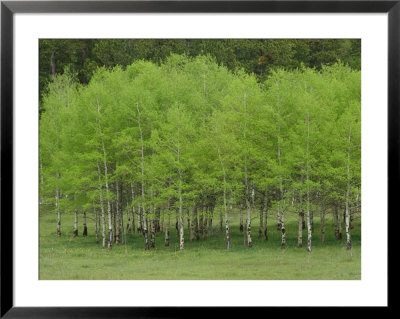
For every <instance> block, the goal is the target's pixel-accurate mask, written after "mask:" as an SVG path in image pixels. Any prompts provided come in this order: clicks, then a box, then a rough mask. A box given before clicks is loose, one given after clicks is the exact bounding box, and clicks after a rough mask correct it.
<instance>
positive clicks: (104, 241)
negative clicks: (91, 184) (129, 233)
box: [97, 163, 106, 248]
mask: <svg viewBox="0 0 400 319" xmlns="http://www.w3.org/2000/svg"><path fill="white" fill-rule="evenodd" d="M97 170H98V173H99V191H100V208H101V222H102V239H103V240H102V247H103V248H105V247H106V216H105V212H104V200H103V188H102V186H101V184H102V183H101V173H100V165H99V163H97Z"/></svg>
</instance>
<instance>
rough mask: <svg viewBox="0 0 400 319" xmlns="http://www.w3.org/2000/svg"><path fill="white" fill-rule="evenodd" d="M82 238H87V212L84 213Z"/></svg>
mask: <svg viewBox="0 0 400 319" xmlns="http://www.w3.org/2000/svg"><path fill="white" fill-rule="evenodd" d="M82 236H87V224H86V212H83V234H82Z"/></svg>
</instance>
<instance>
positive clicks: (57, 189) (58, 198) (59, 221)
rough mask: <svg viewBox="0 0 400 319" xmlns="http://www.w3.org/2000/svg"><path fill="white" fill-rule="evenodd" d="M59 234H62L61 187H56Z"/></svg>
mask: <svg viewBox="0 0 400 319" xmlns="http://www.w3.org/2000/svg"><path fill="white" fill-rule="evenodd" d="M56 210H57V236H58V237H60V236H61V211H60V189H59V188H58V187H56Z"/></svg>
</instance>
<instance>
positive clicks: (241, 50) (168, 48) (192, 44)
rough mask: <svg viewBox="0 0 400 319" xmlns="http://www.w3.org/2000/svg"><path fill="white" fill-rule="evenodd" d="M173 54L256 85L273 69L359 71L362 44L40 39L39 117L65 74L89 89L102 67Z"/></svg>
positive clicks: (339, 41) (343, 41) (348, 41)
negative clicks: (213, 64) (51, 86)
mask: <svg viewBox="0 0 400 319" xmlns="http://www.w3.org/2000/svg"><path fill="white" fill-rule="evenodd" d="M171 53H176V54H186V55H188V56H191V57H194V56H198V55H200V54H202V55H211V56H212V57H214V58H215V59H216V61H217V62H218V63H219V64H220V65H224V66H226V67H227V68H228V69H230V70H237V69H241V68H242V69H244V71H245V72H247V73H254V74H255V75H256V77H257V78H258V80H259V81H260V82H262V81H264V80H265V79H266V78H267V77H268V75H269V74H271V71H273V70H274V69H277V68H284V69H286V70H293V69H296V68H298V67H300V66H301V65H302V64H303V65H304V66H305V67H310V68H316V69H320V68H321V66H322V65H330V64H333V63H335V62H337V61H341V62H342V63H343V64H345V65H348V66H350V67H351V68H352V69H355V70H360V69H361V40H360V39H269V40H264V39H220V40H217V41H216V40H215V39H41V40H40V41H39V93H40V95H39V96H40V113H41V112H42V111H43V108H42V103H41V102H42V98H43V96H44V95H45V94H46V93H47V86H48V83H49V82H50V81H51V78H52V77H53V76H54V75H56V74H62V73H64V71H65V70H67V69H68V70H69V71H70V72H72V73H74V74H76V76H77V79H78V80H79V82H80V83H81V84H87V83H88V82H89V81H90V79H91V77H92V75H93V72H94V71H95V70H96V69H97V68H98V67H100V66H105V67H106V68H113V67H115V66H117V65H120V66H122V67H123V68H125V67H126V66H127V65H130V64H132V63H133V62H134V61H137V60H147V61H152V62H154V63H162V62H163V61H165V59H166V58H167V57H168V56H170V54H171Z"/></svg>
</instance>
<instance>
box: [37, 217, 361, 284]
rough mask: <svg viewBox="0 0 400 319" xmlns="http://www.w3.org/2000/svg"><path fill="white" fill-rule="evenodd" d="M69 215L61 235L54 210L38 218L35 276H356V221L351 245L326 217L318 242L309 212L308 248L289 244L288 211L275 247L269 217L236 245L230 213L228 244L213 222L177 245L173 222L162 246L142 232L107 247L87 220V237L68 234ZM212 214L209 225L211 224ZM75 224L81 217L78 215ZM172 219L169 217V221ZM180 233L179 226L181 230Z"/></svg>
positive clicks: (291, 223) (160, 239)
mask: <svg viewBox="0 0 400 319" xmlns="http://www.w3.org/2000/svg"><path fill="white" fill-rule="evenodd" d="M73 218H74V217H73V215H72V214H65V215H63V216H62V229H61V232H62V236H61V237H57V236H56V215H55V214H46V215H41V216H40V219H39V221H40V246H39V263H40V264H39V278H40V279H56V280H61V279H82V280H89V279H97V280H106V279H112V280H116V279H124V280H131V279H135V280H137V279H146V280H147V279H157V280H159V279H170V280H177V279H186V280H197V279H230V280H237V279H251V280H255V279H262V280H272V279H284V280H306V279H323V280H331V279H345V280H349V279H350V280H359V279H361V232H360V228H361V225H360V221H359V220H356V222H355V227H354V229H353V230H352V241H353V248H352V250H351V253H350V251H348V250H346V248H345V240H344V239H342V240H337V239H336V238H335V237H334V226H333V223H332V218H331V216H329V217H328V218H327V221H326V233H325V244H324V245H322V244H321V242H320V227H319V220H318V219H317V218H316V217H314V225H315V230H314V233H313V251H312V252H311V253H307V251H306V248H305V246H306V240H307V238H306V236H307V235H306V231H303V247H302V248H297V221H296V218H297V217H296V216H294V215H293V216H288V217H287V218H286V241H287V248H286V249H281V242H280V240H281V233H280V232H279V231H277V230H276V223H274V220H272V218H269V224H268V226H269V240H268V241H265V240H263V239H258V238H257V237H258V236H257V234H258V224H257V222H258V220H257V221H255V222H254V223H253V225H252V227H253V228H252V238H253V247H252V248H247V247H246V246H244V245H243V242H244V233H241V232H240V231H239V222H238V216H236V215H235V216H233V218H232V223H231V247H232V248H231V250H230V251H226V249H225V239H224V231H223V232H220V231H218V229H217V228H218V227H216V225H214V230H213V234H210V233H209V234H208V238H207V240H205V241H203V240H202V239H200V240H199V241H194V242H192V243H191V242H189V240H188V238H185V250H184V251H179V238H178V237H177V236H176V235H175V227H172V228H171V230H170V246H169V247H165V246H164V233H157V235H156V248H154V249H151V250H149V251H145V250H144V240H143V236H142V235H140V234H127V237H126V239H127V240H126V243H125V244H120V245H115V244H114V245H113V248H112V250H109V249H102V248H101V244H98V245H96V243H95V234H94V225H93V224H92V223H90V222H89V224H88V236H87V237H82V227H81V224H80V225H79V226H80V227H81V228H80V229H79V237H76V238H73V236H72V234H73ZM217 219H218V218H216V219H215V221H214V224H216V223H217ZM79 222H81V220H80V221H79ZM171 224H173V223H171ZM185 236H186V237H188V236H187V230H186V229H185Z"/></svg>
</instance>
